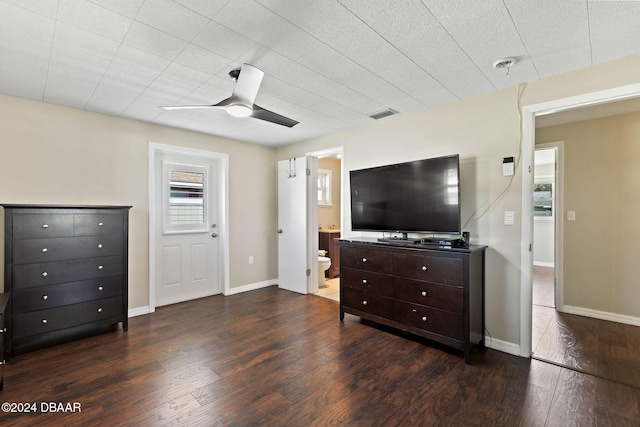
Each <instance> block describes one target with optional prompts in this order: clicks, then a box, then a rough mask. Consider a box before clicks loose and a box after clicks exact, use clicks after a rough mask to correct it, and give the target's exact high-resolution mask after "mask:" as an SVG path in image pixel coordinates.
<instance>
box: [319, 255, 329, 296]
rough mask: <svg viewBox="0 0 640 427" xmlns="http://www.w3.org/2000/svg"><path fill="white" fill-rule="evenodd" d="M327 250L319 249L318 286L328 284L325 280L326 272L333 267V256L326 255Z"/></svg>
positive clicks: (323, 286)
mask: <svg viewBox="0 0 640 427" xmlns="http://www.w3.org/2000/svg"><path fill="white" fill-rule="evenodd" d="M326 254H327V251H323V250H319V251H318V287H319V288H326V287H327V284H326V283H325V281H324V272H325V271H327V270H328V269H329V267H331V258H328V257H326V256H325V255H326Z"/></svg>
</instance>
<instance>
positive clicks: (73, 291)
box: [2, 204, 130, 355]
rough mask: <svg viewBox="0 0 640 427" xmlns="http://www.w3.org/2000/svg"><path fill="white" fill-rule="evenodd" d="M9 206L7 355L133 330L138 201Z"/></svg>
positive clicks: (6, 220)
mask: <svg viewBox="0 0 640 427" xmlns="http://www.w3.org/2000/svg"><path fill="white" fill-rule="evenodd" d="M2 206H3V207H4V212H5V275H4V277H5V284H4V286H5V291H7V292H9V291H10V292H11V299H10V302H9V307H10V310H9V311H10V316H9V318H8V319H7V320H8V325H7V326H8V327H7V341H6V344H7V348H6V349H5V350H6V353H7V354H8V355H13V354H18V353H23V352H26V351H29V350H32V349H36V348H40V347H44V346H47V345H52V344H57V343H61V342H65V341H69V340H72V339H77V338H81V337H84V336H88V335H93V334H95V333H99V332H103V331H105V330H109V329H112V328H113V326H114V325H116V326H117V324H118V323H120V322H121V323H122V328H123V329H124V330H125V331H126V330H127V326H128V322H127V320H128V316H127V314H128V239H129V238H128V229H129V209H130V206H60V205H7V204H5V205H2Z"/></svg>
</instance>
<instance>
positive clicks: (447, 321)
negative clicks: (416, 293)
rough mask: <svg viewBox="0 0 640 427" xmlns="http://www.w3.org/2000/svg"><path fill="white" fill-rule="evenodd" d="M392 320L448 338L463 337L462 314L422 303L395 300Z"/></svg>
mask: <svg viewBox="0 0 640 427" xmlns="http://www.w3.org/2000/svg"><path fill="white" fill-rule="evenodd" d="M394 320H395V321H396V322H398V323H402V324H404V325H407V326H413V327H414V328H418V329H423V330H425V331H428V332H432V333H434V334H438V335H442V336H445V337H448V338H454V339H456V340H463V339H464V319H463V316H462V315H457V314H453V313H449V312H447V311H443V310H438V309H435V308H430V307H426V306H424V305H419V304H411V303H408V302H403V301H395V302H394Z"/></svg>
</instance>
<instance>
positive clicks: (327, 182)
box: [318, 169, 333, 206]
mask: <svg viewBox="0 0 640 427" xmlns="http://www.w3.org/2000/svg"><path fill="white" fill-rule="evenodd" d="M321 177H324V179H323V181H322V182H324V187H323V186H321V184H320V179H321ZM331 186H332V171H330V170H329V169H318V206H333V200H332V191H331Z"/></svg>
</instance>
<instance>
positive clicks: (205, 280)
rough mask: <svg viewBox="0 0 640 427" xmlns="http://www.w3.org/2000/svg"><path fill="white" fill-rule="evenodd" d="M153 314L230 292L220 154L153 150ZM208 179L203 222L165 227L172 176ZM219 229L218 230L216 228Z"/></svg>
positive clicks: (223, 163) (169, 148) (224, 159)
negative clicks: (173, 173)
mask: <svg viewBox="0 0 640 427" xmlns="http://www.w3.org/2000/svg"><path fill="white" fill-rule="evenodd" d="M149 156H150V189H149V191H150V194H149V199H150V201H149V205H150V209H149V211H150V221H149V227H150V229H149V237H150V238H149V256H150V259H149V279H150V284H149V308H150V310H149V311H154V310H155V307H156V306H162V305H167V304H173V303H177V302H181V301H186V300H190V299H196V298H201V297H205V296H209V295H215V294H218V293H220V292H222V290H223V286H224V290H228V273H227V271H228V255H227V254H228V241H227V235H228V226H227V224H226V218H227V203H226V201H227V198H228V196H227V189H226V182H227V174H228V169H227V164H228V157H227V156H226V155H220V154H218V153H211V152H206V151H200V150H190V149H184V148H181V147H172V146H165V145H161V144H153V143H151V144H150V151H149ZM182 169H184V171H185V172H195V173H197V172H202V173H203V174H204V175H206V181H205V182H204V187H205V218H204V221H203V223H202V224H200V225H199V226H195V227H193V226H191V225H188V226H186V229H180V227H183V228H184V226H180V225H179V226H178V227H177V229H175V227H174V229H172V228H171V227H170V226H168V225H167V221H165V218H166V215H167V214H168V203H169V200H170V194H169V186H168V185H167V184H168V182H166V181H167V180H168V176H169V175H168V173H169V172H168V171H169V170H176V171H179V170H182ZM212 225H215V227H212Z"/></svg>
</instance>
